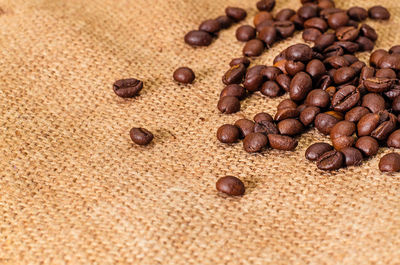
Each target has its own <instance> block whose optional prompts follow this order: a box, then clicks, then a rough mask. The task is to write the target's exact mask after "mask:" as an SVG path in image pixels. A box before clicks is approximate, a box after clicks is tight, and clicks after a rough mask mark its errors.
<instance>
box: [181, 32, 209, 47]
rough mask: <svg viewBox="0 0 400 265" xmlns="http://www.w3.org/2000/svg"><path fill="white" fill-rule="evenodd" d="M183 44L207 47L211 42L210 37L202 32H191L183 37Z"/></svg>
mask: <svg viewBox="0 0 400 265" xmlns="http://www.w3.org/2000/svg"><path fill="white" fill-rule="evenodd" d="M185 42H186V43H187V44H189V45H191V46H208V45H210V44H211V42H212V36H211V35H210V33H208V32H205V31H202V30H192V31H189V32H188V33H187V34H186V35H185Z"/></svg>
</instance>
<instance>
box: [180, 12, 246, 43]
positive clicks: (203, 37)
mask: <svg viewBox="0 0 400 265" xmlns="http://www.w3.org/2000/svg"><path fill="white" fill-rule="evenodd" d="M225 14H226V15H225V16H219V17H217V18H216V19H208V20H205V21H203V22H202V23H201V24H200V26H199V29H198V30H192V31H189V32H188V33H187V34H186V35H185V38H184V39H185V42H186V43H187V44H189V45H191V46H194V47H196V46H209V45H210V44H211V43H212V41H213V38H215V37H217V36H218V35H217V34H218V32H219V31H220V30H221V29H226V28H229V27H230V26H231V25H232V24H233V23H235V22H239V21H241V20H243V19H245V18H246V16H247V12H246V10H244V9H242V8H239V7H227V8H226V9H225Z"/></svg>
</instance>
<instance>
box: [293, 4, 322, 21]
mask: <svg viewBox="0 0 400 265" xmlns="http://www.w3.org/2000/svg"><path fill="white" fill-rule="evenodd" d="M317 12H318V10H317V7H316V6H312V5H303V6H302V7H300V8H299V10H297V14H298V15H299V17H301V18H302V19H304V20H307V19H310V18H313V17H316V16H317Z"/></svg>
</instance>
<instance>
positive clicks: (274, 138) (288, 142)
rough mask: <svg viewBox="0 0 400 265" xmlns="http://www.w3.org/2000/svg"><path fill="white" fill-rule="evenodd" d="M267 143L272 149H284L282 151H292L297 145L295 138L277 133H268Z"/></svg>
mask: <svg viewBox="0 0 400 265" xmlns="http://www.w3.org/2000/svg"><path fill="white" fill-rule="evenodd" d="M268 140H269V144H270V146H271V147H272V148H273V149H277V150H284V151H292V150H294V149H295V148H296V147H297V144H298V142H297V140H296V139H294V138H292V137H289V136H286V135H279V134H268Z"/></svg>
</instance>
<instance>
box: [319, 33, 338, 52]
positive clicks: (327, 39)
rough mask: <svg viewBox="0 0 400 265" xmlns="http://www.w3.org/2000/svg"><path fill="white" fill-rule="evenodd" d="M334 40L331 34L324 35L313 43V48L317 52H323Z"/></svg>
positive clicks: (334, 37)
mask: <svg viewBox="0 0 400 265" xmlns="http://www.w3.org/2000/svg"><path fill="white" fill-rule="evenodd" d="M335 39H336V35H335V34H333V33H325V34H322V35H321V36H319V37H318V38H317V39H316V40H315V42H314V48H315V49H316V50H317V51H323V50H324V49H325V48H327V47H329V46H331V45H332V44H333V43H334V42H335Z"/></svg>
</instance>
